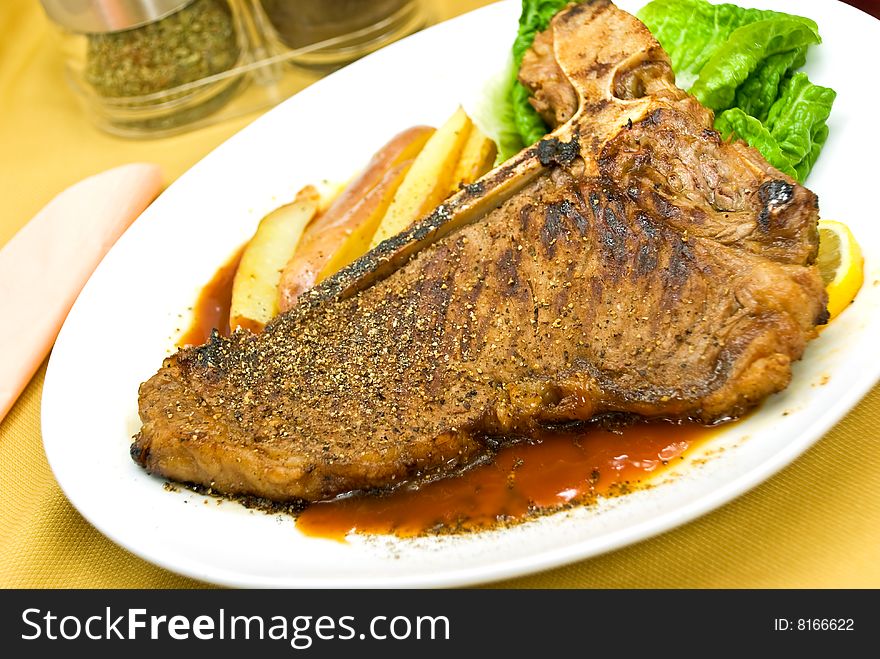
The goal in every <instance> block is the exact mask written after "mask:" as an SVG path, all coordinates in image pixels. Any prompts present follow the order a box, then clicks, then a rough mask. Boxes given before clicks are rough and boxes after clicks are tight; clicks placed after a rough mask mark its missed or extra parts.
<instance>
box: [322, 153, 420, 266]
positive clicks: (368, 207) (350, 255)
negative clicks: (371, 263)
mask: <svg viewBox="0 0 880 659" xmlns="http://www.w3.org/2000/svg"><path fill="white" fill-rule="evenodd" d="M412 164H413V161H412V160H407V161H406V162H402V163H400V164H399V165H398V166H397V167H395V168H394V169H392V170H391V171H389V172H388V173H387V174H386V175H385V178H383V179H382V180H381V181H380V182H379V184H378V185H377V186H376V187H375V188H373V189H372V190H370V191H369V192H368V193H367V195H366V196H365V197H364V198H363V199H362V200H361V201H360V203H358V205H357V206H355V207H354V208H353V209H352V210H351V213H352V215H357V216H358V217H359V218H360V219H359V220H358V221H356V222H352V225H353V226H354V228H353V229H352V231H351V233H350V234H349V235H348V237H347V238H345V239H344V240H343V241H342V244H341V245H340V246H339V249H337V250H336V251H335V252H334V253H333V256H331V257H330V260H329V261H327V264H326V265H325V266H324V269H323V270H321V272H320V273H319V274H318V279H317V281H318V282H320V281H323V280H324V279H326V278H327V277H329V276H330V275H332V274H333V273H335V272H338V271H339V270H342V268H344V267H345V266H347V265H348V264H349V263H351V262H353V261H354V260H355V259H357V258H359V257H361V256H363V255H364V254H366V252H367V250H369V249H370V241H371V240H372V239H373V235H374V234H375V233H376V229H378V228H379V223H380V222H381V221H382V218H383V217H385V213H386V212H388V207H389V206H390V205H391V202H392V200H393V199H394V193H395V192H397V189H398V188H399V187H400V184H401V183H402V182H403V179H404V177H406V174H407V172H409V170H410V167H412Z"/></svg>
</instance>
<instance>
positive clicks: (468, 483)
mask: <svg viewBox="0 0 880 659" xmlns="http://www.w3.org/2000/svg"><path fill="white" fill-rule="evenodd" d="M712 432H713V430H712V429H711V428H706V427H705V426H700V425H697V424H694V423H681V424H677V423H670V422H662V421H655V422H650V423H635V424H633V425H631V426H627V427H625V428H623V429H622V430H620V431H617V432H611V431H608V430H603V429H600V428H597V427H589V428H585V429H582V430H580V431H571V430H566V431H545V432H543V433H542V434H541V435H540V436H538V437H536V438H534V440H533V441H532V442H531V443H523V444H515V445H510V446H507V447H505V448H502V449H501V450H500V451H499V452H498V453H497V454H496V455H495V457H494V459H493V460H492V461H491V462H488V463H486V464H481V465H478V466H475V467H472V468H471V469H469V470H467V471H466V472H464V473H463V474H461V475H460V476H456V477H452V478H445V479H441V480H437V481H434V482H431V483H426V484H422V485H421V486H420V487H418V488H417V489H403V488H402V489H398V490H396V491H394V492H393V493H391V494H389V495H385V496H379V495H373V496H367V495H356V496H350V497H347V498H341V499H336V500H334V501H329V502H322V503H316V504H312V505H311V506H309V507H308V508H307V509H306V510H305V511H303V512H302V513H301V514H300V516H299V517H298V519H297V527H298V528H299V529H300V530H301V531H302V532H303V533H305V534H307V535H311V536H319V537H323V538H334V539H337V540H343V539H344V538H345V535H346V534H347V533H350V532H360V533H376V534H395V535H398V536H401V537H411V536H416V535H422V534H424V533H426V532H435V533H436V532H441V533H442V532H449V531H475V530H479V529H486V528H492V527H495V526H498V525H499V524H504V523H508V522H515V521H519V520H523V519H527V518H530V517H533V516H535V515H539V514H542V513H547V512H552V511H554V510H558V509H561V508H566V507H570V506H572V505H575V504H585V503H590V502H592V501H594V500H595V498H596V497H597V496H599V495H613V494H625V493H626V492H628V491H630V490H632V489H636V488H637V487H640V486H644V484H645V481H646V480H647V479H648V478H652V477H655V476H656V475H657V474H658V473H660V472H662V471H663V470H664V469H667V468H669V467H671V466H672V465H674V464H675V462H677V461H680V460H681V459H682V456H683V454H684V452H685V451H687V450H688V449H689V448H691V447H693V446H694V445H695V444H697V443H698V442H701V441H703V440H704V439H706V438H707V437H708V436H709V435H711V434H712Z"/></svg>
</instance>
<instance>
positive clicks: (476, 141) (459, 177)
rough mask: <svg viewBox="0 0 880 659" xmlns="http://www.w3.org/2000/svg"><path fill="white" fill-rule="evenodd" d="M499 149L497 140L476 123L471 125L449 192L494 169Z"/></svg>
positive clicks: (455, 190) (456, 190)
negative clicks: (493, 139) (487, 134)
mask: <svg viewBox="0 0 880 659" xmlns="http://www.w3.org/2000/svg"><path fill="white" fill-rule="evenodd" d="M497 153H498V149H497V148H496V147H495V142H493V141H492V140H491V139H489V138H488V137H486V135H485V134H484V133H483V131H481V130H480V129H479V128H478V127H477V125H476V124H474V125H473V126H472V127H471V132H470V134H469V135H468V139H467V142H465V144H464V147H463V148H462V150H461V158H459V159H458V163H457V164H456V165H455V171H454V172H453V173H452V185H451V186H450V188H449V194H452V193H453V192H458V189H459V188H460V187H461V186H462V185H467V184H468V183H473V182H474V181H476V180H477V179H478V178H480V177H481V176H482V175H483V174H485V173H486V172H488V171H489V170H490V169H492V165H493V164H494V163H495V156H496V155H497Z"/></svg>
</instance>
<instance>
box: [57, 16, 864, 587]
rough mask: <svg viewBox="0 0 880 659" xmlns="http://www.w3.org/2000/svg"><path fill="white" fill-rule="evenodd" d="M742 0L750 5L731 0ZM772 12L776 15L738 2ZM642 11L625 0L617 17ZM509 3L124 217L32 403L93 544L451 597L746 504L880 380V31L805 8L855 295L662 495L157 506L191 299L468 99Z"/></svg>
mask: <svg viewBox="0 0 880 659" xmlns="http://www.w3.org/2000/svg"><path fill="white" fill-rule="evenodd" d="M744 1H745V0H744ZM748 1H749V3H750V4H754V5H759V6H761V7H767V8H776V9H780V10H785V9H793V8H792V7H791V3H789V2H783V1H776V2H772V1H766V2H759V1H758V0H748ZM641 4H642V3H641V2H640V1H639V0H636V1H635V2H621V3H620V5H621V6H622V7H623V8H625V9H629V10H630V11H632V10H635V9H637V8H638V7H639V6H640V5H641ZM518 5H519V3H518V2H515V1H514V2H504V3H500V4H496V5H490V6H488V7H485V8H483V9H481V10H478V11H476V12H473V13H470V14H468V15H465V16H462V17H459V18H457V19H455V20H452V21H449V22H447V23H443V24H441V25H438V26H435V27H432V28H430V29H428V30H426V31H424V32H421V33H419V34H417V35H415V36H413V37H410V38H408V39H405V40H403V41H401V42H399V43H397V44H394V45H392V46H390V47H388V48H386V49H384V50H382V51H380V52H378V53H376V54H374V55H371V56H369V57H367V58H365V59H363V60H361V61H359V62H357V63H355V64H353V65H352V66H349V67H347V68H346V69H343V70H341V71H339V72H337V73H335V74H333V75H331V76H329V77H328V78H326V79H324V80H322V81H320V82H318V83H316V84H315V85H313V86H312V87H310V88H308V89H306V90H305V91H303V92H302V93H300V94H298V95H297V96H295V97H293V98H291V99H289V100H288V101H287V102H285V103H283V104H281V105H280V106H278V107H277V108H275V109H274V110H272V111H271V112H269V113H268V114H266V115H265V116H263V117H261V118H260V119H259V120H257V121H255V122H254V123H253V124H252V125H251V126H249V127H248V128H246V129H245V130H243V131H242V132H241V133H239V134H238V135H236V136H235V137H233V138H232V139H230V140H229V141H228V142H226V143H225V144H223V145H222V146H220V147H219V148H218V149H216V150H215V151H214V152H213V153H212V154H210V155H209V156H208V157H207V158H205V159H204V160H203V161H202V162H200V163H199V164H198V165H196V166H195V167H194V168H193V169H192V170H190V171H189V172H187V173H186V174H185V175H184V176H182V177H181V178H180V179H179V180H178V181H177V182H176V183H174V185H172V186H171V187H170V188H169V189H168V190H167V191H166V192H165V193H164V194H163V195H162V196H161V197H160V198H159V199H158V200H156V202H155V203H154V204H153V205H152V206H151V207H150V208H148V209H147V211H146V212H145V213H144V214H143V215H142V216H141V217H140V218H139V219H138V220H137V222H135V224H134V225H133V226H132V227H131V229H130V230H129V231H128V232H127V233H126V234H125V235H124V236H123V237H122V239H121V240H120V241H119V243H118V244H117V245H116V246H115V247H114V248H113V250H112V251H111V252H110V253H109V254H108V256H107V257H106V258H105V259H104V261H103V262H102V263H101V265H100V267H99V268H98V269H97V271H96V272H95V274H94V276H93V277H92V278H91V280H90V281H89V283H88V284H87V286H86V287H85V289H84V290H83V292H82V294H81V295H80V297H79V299H78V300H77V302H76V305H75V306H74V308H73V310H72V311H71V313H70V316H69V317H68V319H67V322H66V323H65V324H64V327H63V329H62V331H61V334H60V336H59V338H58V341H57V343H56V345H55V349H54V351H53V353H52V358H51V361H50V363H49V369H48V373H47V376H46V382H45V387H44V391H43V407H42V414H43V439H44V443H45V448H46V453H47V455H48V457H49V462H50V464H51V466H52V469H53V471H54V472H55V476H56V477H57V479H58V482H59V483H60V485H61V487H62V488H63V489H64V492H65V493H66V494H67V496H68V497H69V498H70V500H71V502H72V503H73V504H74V505H75V506H76V507H77V508H78V509H79V511H80V512H81V513H82V514H83V515H84V516H85V517H86V518H87V519H88V520H89V521H90V522H91V523H92V524H94V525H95V526H96V527H97V528H98V529H99V530H100V531H102V532H103V533H105V534H106V535H107V536H108V537H110V538H111V539H112V540H114V541H115V542H117V543H119V544H120V545H122V546H124V547H125V548H127V549H129V550H130V551H132V552H134V553H135V554H138V555H139V556H142V557H143V558H145V559H147V560H149V561H152V562H154V563H156V564H158V565H161V566H163V567H165V568H168V569H170V570H174V571H176V572H179V573H182V574H185V575H189V576H191V577H194V578H196V579H201V580H204V581H208V582H213V583H218V584H226V585H233V586H249V587H267V586H280V587H336V586H339V587H367V586H394V587H399V586H460V585H464V584H473V583H478V582H485V581H490V580H495V579H501V578H505V577H512V576H516V575H521V574H525V573H528V572H532V571H536V570H540V569H544V568H550V567H554V566H558V565H561V564H564V563H566V562H570V561H574V560H578V559H583V558H586V557H589V556H594V555H596V554H599V553H601V552H605V551H608V550H611V549H615V548H617V547H621V546H623V545H625V544H628V543H631V542H634V541H637V540H641V539H643V538H646V537H648V536H651V535H654V534H656V533H659V532H661V531H664V530H666V529H669V528H672V527H674V526H677V525H679V524H682V523H684V522H687V521H688V520H691V519H693V518H694V517H696V516H698V515H700V514H703V513H705V512H707V511H709V510H711V509H713V508H716V507H717V506H719V505H721V504H723V503H725V502H727V501H729V500H730V499H732V498H733V497H735V496H737V495H739V494H742V493H743V492H745V491H747V490H748V489H749V488H751V487H753V486H754V485H756V484H758V483H760V482H761V481H763V480H764V479H766V478H767V477H769V476H770V475H771V474H773V473H775V472H776V471H778V470H779V469H781V468H782V467H783V466H785V465H786V464H788V463H789V462H790V461H791V460H793V459H794V458H795V457H797V456H798V455H799V454H800V453H802V452H803V451H804V450H805V449H806V448H807V447H808V446H810V445H811V444H812V443H813V442H815V441H816V440H817V439H818V438H819V437H821V436H822V434H823V433H825V432H826V431H827V430H828V429H829V428H830V427H831V426H832V425H833V424H834V423H835V422H836V421H838V420H839V419H840V418H841V417H842V416H843V415H844V414H845V413H846V412H847V410H849V409H850V408H851V407H852V406H853V405H855V404H856V402H857V401H858V400H859V399H860V398H861V397H862V396H863V395H864V394H865V393H866V392H867V391H868V389H869V388H870V387H871V386H872V384H873V383H874V382H876V381H877V380H878V377H880V354H878V342H877V340H876V337H877V336H878V335H880V287H878V286H876V285H875V283H876V281H877V280H878V279H880V271H878V264H880V229H878V226H880V218H878V216H877V212H876V206H875V203H874V201H873V195H872V194H870V191H871V190H873V189H874V188H876V186H877V182H876V168H875V167H874V165H873V162H872V159H873V156H874V154H876V153H878V152H880V134H878V131H877V130H874V129H871V125H872V124H871V122H870V117H871V116H872V114H873V113H874V112H875V111H876V109H877V108H878V107H880V90H878V86H877V85H874V84H871V83H870V81H869V79H868V78H866V77H865V75H864V72H863V71H862V66H860V64H862V63H864V62H865V59H864V56H865V52H866V50H871V51H875V50H876V44H878V43H880V22H878V21H875V20H873V19H871V18H869V17H868V16H866V15H865V14H863V13H861V12H858V11H857V10H854V9H852V8H850V7H848V6H845V5H843V4H839V3H836V2H832V1H830V0H811V1H809V2H799V3H798V6H797V11H798V12H800V13H802V14H805V15H807V16H811V17H813V18H814V19H816V20H817V21H818V23H819V26H820V28H821V31H822V34H823V36H824V39H825V42H824V44H823V45H822V46H820V47H816V48H813V49H812V51H811V54H810V59H809V62H808V66H807V71H808V72H809V74H810V77H811V78H812V79H813V80H814V81H815V82H817V83H820V84H825V85H829V86H833V87H834V88H835V89H836V90H837V91H838V93H839V96H838V99H837V102H836V104H835V106H834V112H833V114H832V117H831V126H830V127H831V137H830V139H829V140H828V144H827V146H826V147H825V150H824V152H823V153H822V156H821V158H820V159H819V163H818V165H817V166H816V169H815V171H814V172H813V174H812V176H811V177H810V180H809V182H808V183H809V185H810V187H811V188H812V189H814V190H815V191H816V192H817V193H818V194H819V195H820V198H821V204H822V215H823V217H827V218H838V219H840V220H843V221H845V222H847V223H849V224H850V226H851V227H852V228H853V230H854V232H855V234H856V236H857V237H858V239H859V240H860V242H861V244H862V246H863V248H864V252H865V257H866V285H865V287H864V288H863V290H862V292H861V293H860V294H859V296H858V298H857V300H856V301H855V303H854V304H853V305H852V306H851V307H850V308H849V309H847V310H846V311H845V312H844V313H843V314H842V315H841V316H840V317H839V318H838V319H837V320H836V321H835V322H834V323H833V324H832V325H831V326H830V327H829V328H828V329H827V330H826V331H824V332H822V335H821V336H820V337H819V338H818V339H817V340H816V341H814V342H813V343H812V344H811V345H810V346H809V349H808V350H807V354H806V357H805V359H804V360H803V361H802V362H800V363H799V364H797V366H796V369H795V373H794V378H793V382H792V384H791V386H790V387H789V388H788V389H787V390H786V391H785V392H784V393H782V394H780V395H777V396H774V397H773V398H771V399H770V400H768V401H767V402H766V404H765V405H764V406H763V407H762V408H761V409H760V411H759V413H757V414H754V415H752V416H750V417H749V418H748V419H746V420H744V421H743V422H741V423H738V424H735V425H733V426H730V427H729V428H728V429H727V430H726V431H725V432H723V433H722V434H720V435H719V436H718V438H717V439H716V440H713V441H712V442H711V444H710V445H709V446H708V447H707V448H706V450H705V452H704V453H705V455H704V456H703V457H705V456H709V457H710V458H712V459H699V460H696V459H693V458H692V459H691V460H690V461H688V462H687V463H685V464H683V465H682V466H681V467H679V468H677V469H676V473H675V474H672V475H671V476H667V477H666V478H665V479H664V481H663V482H662V483H659V484H658V486H657V487H654V488H651V489H648V490H644V491H639V492H636V493H635V494H632V495H628V496H625V497H620V498H617V499H609V500H607V501H605V502H603V503H601V504H600V505H597V506H594V507H591V508H582V509H577V510H572V511H567V512H563V513H558V514H554V515H550V516H548V517H545V518H542V519H539V520H537V521H534V522H529V523H526V524H522V525H520V526H518V527H515V528H511V529H505V530H498V531H493V532H486V533H479V534H474V535H462V536H451V537H438V538H420V539H415V540H400V539H396V538H389V537H364V536H357V537H351V538H350V540H349V542H348V543H345V544H343V543H338V542H335V541H331V540H323V539H315V538H309V537H306V536H304V535H302V534H301V533H300V532H299V531H298V530H297V528H296V526H295V524H294V522H293V521H292V520H291V519H290V518H289V517H284V516H272V515H266V514H263V513H259V512H253V511H250V510H247V509H245V508H243V507H241V506H239V505H238V504H236V503H231V502H227V501H224V502H223V503H222V504H218V503H217V502H216V501H215V500H213V499H211V500H208V499H206V498H205V497H203V496H199V495H197V494H194V493H192V492H189V491H187V490H181V491H179V492H169V491H166V490H165V489H163V481H162V480H161V479H158V478H154V477H151V476H149V475H147V474H146V473H145V472H144V471H143V470H142V469H141V468H139V467H138V466H136V465H135V464H134V463H133V462H132V461H131V459H130V458H129V454H128V447H129V443H130V441H131V437H132V435H133V434H134V433H135V432H137V430H138V427H139V422H138V416H137V389H138V385H139V384H140V383H141V382H142V381H144V380H146V379H147V378H149V377H150V376H151V375H152V374H153V373H154V372H155V371H156V370H157V369H158V367H159V365H160V363H161V361H162V359H163V357H165V356H166V355H167V354H170V352H171V351H172V350H173V343H174V339H175V337H176V336H178V335H179V331H180V329H182V328H183V327H185V326H186V325H187V323H188V322H189V311H188V309H189V308H190V307H191V305H192V303H193V301H194V300H195V299H196V297H197V295H198V293H199V290H200V288H201V287H202V286H203V285H204V284H205V283H206V282H207V281H209V280H210V279H211V277H212V276H213V274H214V272H215V271H216V270H217V268H218V267H219V266H220V265H221V264H222V263H224V262H225V261H226V260H227V258H228V257H229V256H230V255H231V254H233V253H234V251H235V250H236V248H237V247H238V246H239V245H241V244H242V243H243V242H244V241H245V240H247V238H248V237H249V236H250V235H251V233H252V232H253V230H254V228H255V225H256V223H257V222H258V221H259V218H260V217H261V216H262V215H263V214H264V213H266V212H267V211H269V210H271V209H272V208H274V207H276V206H277V205H279V204H280V203H281V202H283V201H286V200H288V199H290V198H291V197H292V195H293V193H294V191H295V190H297V189H298V188H299V187H300V186H302V185H303V184H305V183H309V182H316V181H318V180H320V179H324V178H327V179H331V180H345V179H346V178H347V177H349V176H350V175H351V174H352V172H353V171H354V170H355V169H357V168H358V167H360V166H361V165H362V163H364V162H366V160H367V159H368V158H369V156H370V155H371V154H372V153H373V151H374V150H376V149H377V148H378V147H379V146H380V145H381V144H383V143H384V142H385V141H386V140H387V139H388V138H389V137H390V136H391V135H393V134H395V133H396V132H398V131H399V130H401V129H403V128H405V127H407V126H410V125H414V124H418V123H429V124H433V125H439V124H440V123H441V122H442V121H443V120H444V119H445V118H446V117H447V116H448V115H449V114H450V113H451V112H452V111H453V110H454V109H455V106H456V105H457V104H458V103H460V102H461V103H464V104H465V106H466V107H467V106H468V105H472V104H473V103H474V102H475V99H477V98H478V97H479V90H480V88H481V85H482V83H483V81H484V80H486V79H487V78H489V77H491V75H492V74H493V73H495V72H496V71H498V70H499V69H500V68H501V66H502V64H503V61H504V59H505V57H506V53H507V51H508V48H509V47H510V42H511V39H512V37H513V34H514V33H515V29H516V28H515V26H516V20H517V17H518V12H519V6H518Z"/></svg>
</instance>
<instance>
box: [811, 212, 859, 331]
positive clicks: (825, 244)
mask: <svg viewBox="0 0 880 659" xmlns="http://www.w3.org/2000/svg"><path fill="white" fill-rule="evenodd" d="M816 265H818V266H819V272H821V273H822V281H824V282H825V290H826V291H828V313H829V315H830V318H829V319H828V320H829V321H831V320H833V319H834V318H835V317H836V316H837V315H838V314H840V312H841V311H843V310H844V309H846V307H847V306H848V305H849V303H850V302H852V301H853V299H854V298H855V296H856V293H858V292H859V289H860V288H861V287H862V282H863V281H864V274H863V271H862V270H863V265H864V259H863V258H862V250H861V248H860V247H859V244H858V243H857V242H856V239H855V237H854V236H853V235H852V232H851V231H850V230H849V227H848V226H846V225H845V224H843V223H841V222H834V221H832V220H819V256H818V257H817V259H816Z"/></svg>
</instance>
